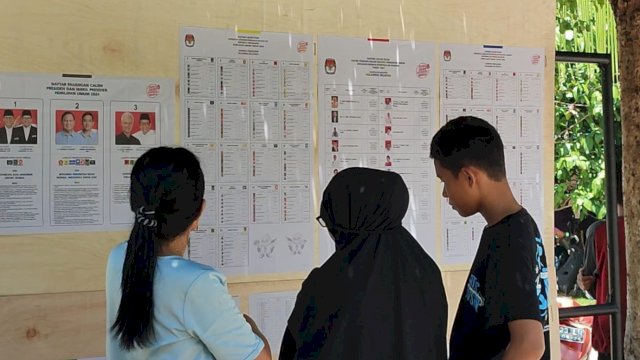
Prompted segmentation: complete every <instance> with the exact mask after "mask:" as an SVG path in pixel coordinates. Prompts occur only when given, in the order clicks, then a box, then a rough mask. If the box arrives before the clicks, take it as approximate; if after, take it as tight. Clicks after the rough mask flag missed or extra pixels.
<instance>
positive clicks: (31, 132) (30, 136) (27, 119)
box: [22, 110, 38, 144]
mask: <svg viewBox="0 0 640 360" xmlns="http://www.w3.org/2000/svg"><path fill="white" fill-rule="evenodd" d="M22 131H24V139H25V140H24V143H25V144H37V143H38V128H37V127H36V126H35V125H33V117H32V116H31V110H22Z"/></svg>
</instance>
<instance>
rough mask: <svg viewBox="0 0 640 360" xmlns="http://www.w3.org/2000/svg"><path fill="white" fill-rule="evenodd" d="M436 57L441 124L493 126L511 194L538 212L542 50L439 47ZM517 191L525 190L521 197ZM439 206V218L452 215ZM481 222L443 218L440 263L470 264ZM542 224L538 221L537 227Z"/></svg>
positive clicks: (540, 164)
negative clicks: (463, 120)
mask: <svg viewBox="0 0 640 360" xmlns="http://www.w3.org/2000/svg"><path fill="white" fill-rule="evenodd" d="M440 55H441V59H442V61H441V65H440V68H441V79H440V93H441V98H440V105H441V108H440V119H441V122H442V124H444V123H446V122H447V121H450V120H452V119H454V118H456V117H458V116H470V115H471V116H477V117H479V118H482V119H484V120H486V121H488V122H489V123H491V124H492V125H493V126H495V127H496V128H497V129H498V132H499V133H500V135H501V137H502V140H503V142H504V145H505V166H506V169H507V177H508V179H509V182H510V183H511V184H512V187H513V190H514V195H516V198H517V199H518V200H519V201H520V202H521V204H522V205H523V206H525V207H526V208H527V210H528V211H529V212H530V213H531V214H532V215H535V216H537V214H542V209H543V204H542V197H541V196H540V195H541V183H540V181H541V173H542V162H541V159H542V142H541V134H542V108H543V99H542V92H543V85H544V81H543V75H544V50H543V49H534V48H515V47H503V46H487V45H485V46H481V45H455V44H442V45H441V46H440ZM521 185H522V186H521ZM520 189H529V190H527V191H525V192H524V193H521V192H520V191H521V190H520ZM531 189H537V190H535V191H534V190H531ZM523 191H524V190H523ZM533 194H536V195H535V197H533V196H534V195H533ZM442 206H443V207H444V208H445V209H443V214H450V213H451V211H450V210H447V208H449V206H448V205H447V204H446V202H443V204H442ZM449 209H450V208H449ZM535 216H534V218H535ZM536 220H537V219H536ZM465 222H466V223H467V224H466V225H465ZM481 223H484V221H483V220H482V218H480V219H477V218H476V220H472V219H461V218H460V217H459V215H457V214H455V215H454V216H451V217H449V216H445V217H443V222H442V239H443V240H442V241H443V246H442V263H443V264H447V265H459V264H464V265H470V264H471V262H472V261H473V257H474V255H475V251H476V248H477V244H476V243H474V241H476V240H475V239H476V238H477V237H476V236H475V233H473V231H472V229H475V231H476V232H481V229H482V227H481V226H480V225H479V224H481ZM461 224H462V225H461ZM542 225H543V224H542V223H540V222H538V227H539V228H542ZM447 234H448V238H447ZM477 239H478V240H479V238H477ZM447 242H448V243H449V244H452V245H451V246H447Z"/></svg>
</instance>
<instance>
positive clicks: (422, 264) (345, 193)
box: [280, 168, 447, 360]
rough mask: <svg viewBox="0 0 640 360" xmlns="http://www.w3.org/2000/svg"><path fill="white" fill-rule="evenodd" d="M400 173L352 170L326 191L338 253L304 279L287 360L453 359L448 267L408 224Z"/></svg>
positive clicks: (284, 350) (285, 348) (284, 352)
mask: <svg viewBox="0 0 640 360" xmlns="http://www.w3.org/2000/svg"><path fill="white" fill-rule="evenodd" d="M408 204H409V192H408V190H407V186H406V185H405V183H404V181H403V180H402V178H401V177H400V175H398V174H396V173H394V172H389V171H381V170H374V169H367V168H348V169H345V170H343V171H341V172H339V173H338V174H337V175H336V176H334V177H333V179H332V180H331V182H330V183H329V185H328V186H327V188H326V189H325V191H324V194H323V196H322V204H321V208H320V216H319V217H318V221H319V222H320V223H321V224H322V225H323V226H326V227H327V230H328V231H329V232H330V234H331V236H332V237H333V239H334V240H335V243H336V252H335V253H334V254H333V255H332V256H331V257H330V258H329V259H328V260H327V261H326V262H325V263H324V264H323V265H322V266H321V267H320V268H316V269H314V270H313V271H312V272H311V273H310V274H309V277H308V278H307V279H306V280H305V281H304V283H303V285H302V289H301V290H300V293H299V294H298V298H297V300H296V305H295V307H294V309H293V312H292V314H291V317H290V318H289V321H288V325H287V330H286V331H285V334H284V338H283V342H282V346H281V349H280V359H436V360H440V359H446V356H447V355H446V331H447V300H446V296H445V292H444V286H443V284H442V278H441V275H440V270H439V269H438V267H437V265H436V264H435V262H434V261H433V259H431V257H429V255H427V254H426V253H425V252H424V250H423V249H422V247H421V246H420V245H419V244H418V242H417V241H416V239H414V238H413V236H411V234H410V233H409V232H408V231H407V230H406V229H405V228H404V227H402V218H403V217H404V215H405V213H406V212H407V207H408Z"/></svg>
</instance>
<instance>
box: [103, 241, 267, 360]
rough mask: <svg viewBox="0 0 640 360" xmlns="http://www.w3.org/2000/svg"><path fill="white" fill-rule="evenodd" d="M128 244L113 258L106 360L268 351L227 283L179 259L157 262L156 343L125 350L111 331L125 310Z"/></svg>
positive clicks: (222, 359)
mask: <svg viewBox="0 0 640 360" xmlns="http://www.w3.org/2000/svg"><path fill="white" fill-rule="evenodd" d="M126 249H127V243H126V242H124V243H121V244H119V245H117V246H116V247H115V248H114V249H113V250H112V251H111V254H110V255H109V260H108V262H107V274H106V295H107V359H117V360H127V359H153V360H158V359H166V360H180V359H185V360H186V359H189V360H201V359H215V360H227V359H238V360H244V359H255V358H256V356H258V354H259V353H260V351H261V350H262V348H263V347H264V343H263V342H262V340H261V339H260V338H259V337H258V336H256V335H255V334H254V333H253V331H252V330H251V327H250V326H249V324H248V323H247V322H246V321H245V319H244V317H243V316H242V314H241V313H240V311H239V310H238V308H237V307H236V304H235V302H234V301H233V299H232V298H231V295H229V292H228V290H227V285H226V279H225V277H224V276H223V275H222V274H220V273H219V272H217V271H216V270H214V269H213V268H211V267H209V266H206V265H202V264H199V263H196V262H193V261H189V260H186V259H184V258H182V257H179V256H161V257H158V263H157V265H156V274H155V278H154V283H153V301H154V308H153V314H154V320H153V326H154V330H155V336H156V338H155V341H154V342H153V343H152V344H151V345H150V346H149V347H146V348H144V349H139V348H136V349H134V350H133V351H125V350H123V349H122V348H121V347H120V345H119V343H118V339H117V338H116V337H115V336H114V333H113V332H112V331H111V330H110V327H111V325H112V324H113V323H114V322H115V320H116V316H117V313H118V307H119V306H120V297H121V290H120V289H121V288H120V283H121V279H122V266H123V262H124V257H125V254H126Z"/></svg>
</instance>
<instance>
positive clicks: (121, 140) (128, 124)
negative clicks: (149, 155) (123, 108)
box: [116, 112, 140, 145]
mask: <svg viewBox="0 0 640 360" xmlns="http://www.w3.org/2000/svg"><path fill="white" fill-rule="evenodd" d="M120 127H121V128H122V132H121V133H120V134H118V135H116V145H140V140H138V138H137V137H135V136H133V134H131V130H133V114H132V113H130V112H125V113H123V114H122V115H121V116H120Z"/></svg>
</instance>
